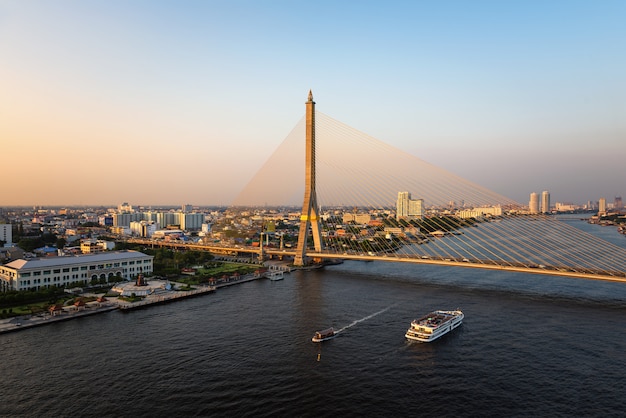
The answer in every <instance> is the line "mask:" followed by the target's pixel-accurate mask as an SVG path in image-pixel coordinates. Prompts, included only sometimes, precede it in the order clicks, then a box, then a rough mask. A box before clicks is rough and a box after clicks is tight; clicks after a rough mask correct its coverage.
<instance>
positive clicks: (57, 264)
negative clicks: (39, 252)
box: [0, 251, 154, 291]
mask: <svg viewBox="0 0 626 418" xmlns="http://www.w3.org/2000/svg"><path fill="white" fill-rule="evenodd" d="M153 258H154V257H152V256H150V255H146V254H144V253H141V252H139V251H112V252H104V253H97V254H83V255H75V256H60V257H51V258H33V259H19V260H14V261H11V262H10V263H7V264H5V265H2V266H0V291H7V290H30V289H34V290H38V289H43V288H48V287H52V286H57V287H63V286H66V285H68V284H70V283H74V282H78V281H84V282H90V281H92V280H102V279H104V280H106V281H109V280H110V279H112V278H113V277H119V278H123V279H125V280H131V279H133V278H134V277H136V276H137V275H138V274H140V273H141V274H144V275H150V274H151V273H152V270H153Z"/></svg>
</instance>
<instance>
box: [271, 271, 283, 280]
mask: <svg viewBox="0 0 626 418" xmlns="http://www.w3.org/2000/svg"><path fill="white" fill-rule="evenodd" d="M267 277H268V278H269V279H270V280H271V281H273V282H275V281H277V280H282V279H284V278H285V276H284V275H283V272H282V271H272V272H270V273H268V274H267Z"/></svg>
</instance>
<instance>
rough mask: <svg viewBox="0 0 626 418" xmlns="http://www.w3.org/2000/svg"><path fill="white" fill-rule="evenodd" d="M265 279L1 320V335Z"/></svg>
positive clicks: (254, 277) (173, 291)
mask: <svg viewBox="0 0 626 418" xmlns="http://www.w3.org/2000/svg"><path fill="white" fill-rule="evenodd" d="M262 278H265V277H264V276H257V275H255V276H251V277H242V278H239V279H233V280H231V281H228V282H223V283H218V284H216V285H214V286H202V287H198V288H196V289H193V290H163V289H158V290H155V291H153V292H152V293H151V294H149V295H147V296H146V297H144V298H143V300H141V301H138V302H127V301H124V300H123V299H119V298H109V297H107V301H106V302H104V303H102V304H101V305H100V306H89V307H83V308H81V309H77V310H72V311H63V312H59V313H57V314H55V315H50V314H49V313H47V312H46V313H43V314H40V315H24V316H18V317H13V318H9V319H3V320H0V334H3V333H7V332H13V331H20V330H24V329H28V328H33V327H37V326H41V325H49V324H52V323H55V322H59V321H67V320H70V319H76V318H81V317H84V316H90V315H95V314H100V313H105V312H110V311H113V310H117V309H119V310H121V311H129V310H132V309H137V308H144V307H148V306H151V305H156V304H161V303H168V302H173V301H176V300H181V299H185V298H189V297H195V296H199V295H204V294H207V293H212V292H215V290H216V289H218V288H221V287H226V286H232V285H236V284H241V283H246V282H250V281H253V280H258V279H262Z"/></svg>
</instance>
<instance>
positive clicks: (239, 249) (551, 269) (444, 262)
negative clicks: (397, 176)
mask: <svg viewBox="0 0 626 418" xmlns="http://www.w3.org/2000/svg"><path fill="white" fill-rule="evenodd" d="M125 242H128V243H132V244H141V245H146V246H150V247H152V248H154V247H167V248H178V249H185V250H197V251H207V252H210V253H214V254H221V255H230V256H237V255H238V254H241V253H248V254H260V253H261V249H260V248H259V247H251V246H235V245H232V246H227V245H211V244H193V243H185V242H180V241H163V240H151V239H142V238H129V239H126V240H125ZM263 254H264V255H265V256H270V257H294V256H295V255H296V251H295V250H291V249H290V250H281V249H278V248H273V247H263ZM307 256H308V257H311V258H321V259H341V260H359V261H386V262H393V263H412V264H431V265H439V266H451V267H465V268H479V269H484V270H499V271H512V272H520V273H530V274H543V275H550V276H561V277H573V278H579V279H591V280H603V281H610V282H621V283H626V274H625V273H624V272H617V271H616V272H607V271H598V272H593V271H591V270H586V271H582V270H575V269H572V268H571V267H557V266H544V267H539V266H537V267H529V266H525V265H522V264H520V265H511V264H508V263H506V262H503V261H495V260H468V259H452V258H445V257H439V256H436V257H430V258H424V257H420V256H410V255H397V254H393V255H390V254H383V255H370V254H354V253H343V254H339V253H334V252H324V251H322V252H307Z"/></svg>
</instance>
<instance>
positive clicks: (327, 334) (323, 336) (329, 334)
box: [311, 327, 337, 343]
mask: <svg viewBox="0 0 626 418" xmlns="http://www.w3.org/2000/svg"><path fill="white" fill-rule="evenodd" d="M336 335H337V333H336V332H335V330H334V328H332V327H331V328H327V329H324V330H322V331H317V332H316V333H315V335H314V336H313V338H311V341H313V342H314V343H320V342H322V341H326V340H330V339H331V338H335V336H336Z"/></svg>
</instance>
